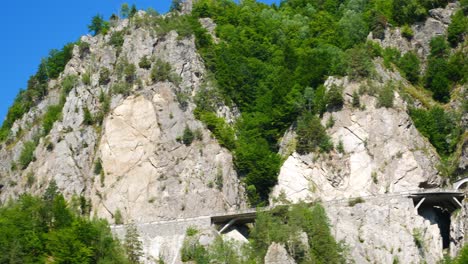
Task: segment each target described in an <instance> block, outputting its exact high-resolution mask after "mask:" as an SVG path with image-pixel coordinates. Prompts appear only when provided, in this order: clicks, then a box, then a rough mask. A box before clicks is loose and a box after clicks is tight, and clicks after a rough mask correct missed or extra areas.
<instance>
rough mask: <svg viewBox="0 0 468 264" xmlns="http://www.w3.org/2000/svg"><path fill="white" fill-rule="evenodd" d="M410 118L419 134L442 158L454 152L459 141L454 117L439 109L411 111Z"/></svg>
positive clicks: (458, 131)
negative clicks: (425, 138)
mask: <svg viewBox="0 0 468 264" xmlns="http://www.w3.org/2000/svg"><path fill="white" fill-rule="evenodd" d="M410 115H411V118H412V119H413V122H414V125H415V126H416V128H417V129H418V130H419V132H420V133H421V134H422V135H423V136H425V137H427V138H428V139H429V141H430V142H431V144H432V145H433V146H434V147H435V148H436V149H437V152H438V153H439V155H441V156H442V157H447V156H449V155H450V154H451V153H453V152H454V151H455V148H456V145H457V144H458V141H459V139H460V134H461V131H460V128H459V127H458V126H457V122H456V119H455V117H454V116H453V115H452V114H450V113H446V112H445V111H444V109H442V108H440V107H434V108H432V109H430V110H423V109H411V110H410Z"/></svg>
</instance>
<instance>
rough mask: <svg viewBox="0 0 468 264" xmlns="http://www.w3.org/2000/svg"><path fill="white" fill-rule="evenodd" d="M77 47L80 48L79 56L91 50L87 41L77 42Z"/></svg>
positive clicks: (84, 55)
mask: <svg viewBox="0 0 468 264" xmlns="http://www.w3.org/2000/svg"><path fill="white" fill-rule="evenodd" d="M78 49H79V50H80V58H84V57H86V55H88V54H89V53H90V52H91V48H90V45H89V43H88V42H86V41H80V43H79V44H78Z"/></svg>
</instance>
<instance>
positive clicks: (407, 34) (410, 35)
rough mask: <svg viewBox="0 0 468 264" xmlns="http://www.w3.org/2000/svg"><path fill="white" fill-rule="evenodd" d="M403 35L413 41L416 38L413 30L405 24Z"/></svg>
mask: <svg viewBox="0 0 468 264" xmlns="http://www.w3.org/2000/svg"><path fill="white" fill-rule="evenodd" d="M401 35H402V36H403V37H404V38H406V39H407V40H411V39H412V38H413V36H414V32H413V29H412V28H411V27H410V26H408V25H406V24H405V25H404V26H403V27H401Z"/></svg>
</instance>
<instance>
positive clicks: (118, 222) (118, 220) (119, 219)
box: [114, 208, 124, 225]
mask: <svg viewBox="0 0 468 264" xmlns="http://www.w3.org/2000/svg"><path fill="white" fill-rule="evenodd" d="M114 223H115V224H116V225H122V224H123V223H124V222H123V217H122V212H121V211H120V209H118V208H117V210H115V213H114Z"/></svg>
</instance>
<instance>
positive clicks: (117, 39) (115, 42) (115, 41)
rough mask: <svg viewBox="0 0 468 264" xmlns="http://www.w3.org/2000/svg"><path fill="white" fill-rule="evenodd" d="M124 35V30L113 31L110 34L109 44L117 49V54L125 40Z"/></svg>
mask: <svg viewBox="0 0 468 264" xmlns="http://www.w3.org/2000/svg"><path fill="white" fill-rule="evenodd" d="M124 36H125V31H124V30H121V31H116V32H114V33H113V34H112V36H111V37H110V40H109V45H112V46H113V47H114V48H115V49H116V50H117V54H119V53H120V51H121V50H122V46H123V44H124V42H125V39H124Z"/></svg>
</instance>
